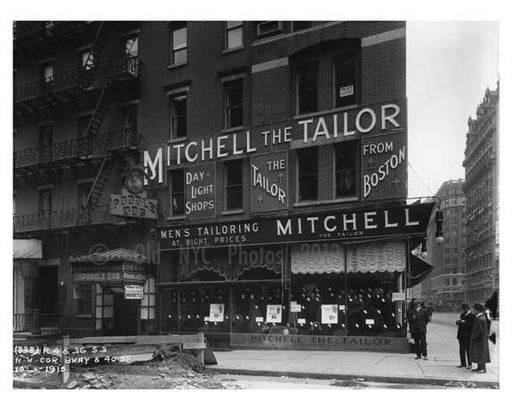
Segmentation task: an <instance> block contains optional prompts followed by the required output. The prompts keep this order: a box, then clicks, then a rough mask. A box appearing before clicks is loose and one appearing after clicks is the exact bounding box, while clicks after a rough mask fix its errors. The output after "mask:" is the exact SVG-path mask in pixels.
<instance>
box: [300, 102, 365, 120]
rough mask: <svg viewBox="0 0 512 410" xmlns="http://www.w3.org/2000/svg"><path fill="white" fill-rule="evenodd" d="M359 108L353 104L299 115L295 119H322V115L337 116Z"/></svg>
mask: <svg viewBox="0 0 512 410" xmlns="http://www.w3.org/2000/svg"><path fill="white" fill-rule="evenodd" d="M357 107H359V105H358V104H352V105H346V106H344V107H337V108H333V109H330V110H325V111H315V112H309V113H306V114H297V115H295V116H294V117H293V119H294V120H302V119H304V118H311V117H320V116H321V115H328V114H335V113H337V112H343V111H349V110H353V109H354V108H357Z"/></svg>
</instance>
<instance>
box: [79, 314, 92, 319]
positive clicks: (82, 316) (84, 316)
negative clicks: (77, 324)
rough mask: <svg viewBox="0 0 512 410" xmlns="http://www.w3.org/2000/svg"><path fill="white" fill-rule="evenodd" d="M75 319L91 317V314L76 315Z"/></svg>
mask: <svg viewBox="0 0 512 410" xmlns="http://www.w3.org/2000/svg"><path fill="white" fill-rule="evenodd" d="M76 318H77V319H84V320H85V319H92V318H93V317H92V315H76Z"/></svg>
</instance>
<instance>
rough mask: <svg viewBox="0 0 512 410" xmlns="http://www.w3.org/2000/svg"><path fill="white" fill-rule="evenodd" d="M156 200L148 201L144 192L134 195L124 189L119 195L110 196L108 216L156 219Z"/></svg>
mask: <svg viewBox="0 0 512 410" xmlns="http://www.w3.org/2000/svg"><path fill="white" fill-rule="evenodd" d="M157 204H158V201H157V200H156V199H149V198H148V197H147V193H146V192H141V193H140V194H134V193H132V192H129V191H128V190H127V189H126V188H123V189H121V194H110V215H117V216H124V217H132V218H147V219H158V215H157Z"/></svg>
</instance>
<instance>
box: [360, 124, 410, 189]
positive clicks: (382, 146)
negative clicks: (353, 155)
mask: <svg viewBox="0 0 512 410" xmlns="http://www.w3.org/2000/svg"><path fill="white" fill-rule="evenodd" d="M361 156H362V187H363V189H362V193H363V199H381V198H405V197H406V196H407V135H406V134H405V133H404V132H399V133H393V134H388V135H379V136H377V137H365V138H363V139H362V140H361Z"/></svg>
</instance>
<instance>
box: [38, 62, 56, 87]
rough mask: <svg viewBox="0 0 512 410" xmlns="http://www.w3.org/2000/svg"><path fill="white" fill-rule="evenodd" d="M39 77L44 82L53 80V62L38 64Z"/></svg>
mask: <svg viewBox="0 0 512 410" xmlns="http://www.w3.org/2000/svg"><path fill="white" fill-rule="evenodd" d="M39 77H40V80H41V81H42V82H44V83H49V82H51V81H53V63H45V64H41V65H40V66H39Z"/></svg>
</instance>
